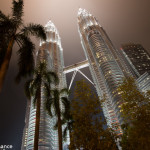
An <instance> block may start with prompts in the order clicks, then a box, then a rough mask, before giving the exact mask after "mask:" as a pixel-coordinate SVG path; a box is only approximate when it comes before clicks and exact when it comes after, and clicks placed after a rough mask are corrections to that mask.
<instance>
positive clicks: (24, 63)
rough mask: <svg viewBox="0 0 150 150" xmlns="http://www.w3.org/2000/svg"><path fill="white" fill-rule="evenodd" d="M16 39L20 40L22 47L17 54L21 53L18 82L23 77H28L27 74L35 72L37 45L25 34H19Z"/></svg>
mask: <svg viewBox="0 0 150 150" xmlns="http://www.w3.org/2000/svg"><path fill="white" fill-rule="evenodd" d="M16 40H18V42H19V43H20V44H21V47H20V49H19V50H18V52H17V54H18V55H19V60H18V67H19V72H18V74H17V77H16V82H17V83H18V82H19V81H20V79H21V77H26V76H27V75H31V74H32V73H33V69H34V57H33V52H34V49H35V45H34V44H33V43H32V42H31V40H30V39H29V38H27V37H26V36H24V35H17V37H16Z"/></svg>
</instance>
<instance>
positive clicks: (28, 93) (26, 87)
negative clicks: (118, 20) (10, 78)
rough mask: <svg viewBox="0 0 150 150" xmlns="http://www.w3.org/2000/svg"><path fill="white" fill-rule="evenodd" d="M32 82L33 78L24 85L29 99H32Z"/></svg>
mask: <svg viewBox="0 0 150 150" xmlns="http://www.w3.org/2000/svg"><path fill="white" fill-rule="evenodd" d="M32 82H33V79H30V80H28V81H27V82H26V83H25V85H24V91H25V95H26V96H27V98H28V99H31V92H30V87H31V84H32Z"/></svg>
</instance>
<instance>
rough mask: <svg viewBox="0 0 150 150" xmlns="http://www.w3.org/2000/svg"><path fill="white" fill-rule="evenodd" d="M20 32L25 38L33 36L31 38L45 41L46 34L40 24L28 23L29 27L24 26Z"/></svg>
mask: <svg viewBox="0 0 150 150" xmlns="http://www.w3.org/2000/svg"><path fill="white" fill-rule="evenodd" d="M21 32H22V33H23V34H25V35H26V36H29V35H33V36H36V37H39V38H41V39H43V40H46V33H45V30H44V27H43V26H41V25H40V24H33V23H30V24H29V25H27V26H25V27H24V28H23V29H22V30H21Z"/></svg>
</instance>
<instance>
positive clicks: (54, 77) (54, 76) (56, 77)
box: [47, 71, 59, 85]
mask: <svg viewBox="0 0 150 150" xmlns="http://www.w3.org/2000/svg"><path fill="white" fill-rule="evenodd" d="M47 74H48V75H49V76H50V78H51V82H53V81H54V83H55V84H56V85H58V83H59V78H58V76H57V74H56V73H55V72H51V71H49V72H48V73H47Z"/></svg>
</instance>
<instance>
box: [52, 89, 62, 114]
mask: <svg viewBox="0 0 150 150" xmlns="http://www.w3.org/2000/svg"><path fill="white" fill-rule="evenodd" d="M53 91H54V94H53V97H54V103H53V104H54V109H55V115H57V114H58V111H59V110H60V103H59V95H60V94H59V91H58V90H57V89H54V90H53Z"/></svg>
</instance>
